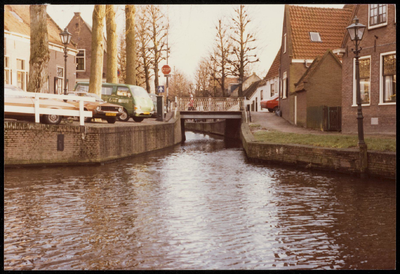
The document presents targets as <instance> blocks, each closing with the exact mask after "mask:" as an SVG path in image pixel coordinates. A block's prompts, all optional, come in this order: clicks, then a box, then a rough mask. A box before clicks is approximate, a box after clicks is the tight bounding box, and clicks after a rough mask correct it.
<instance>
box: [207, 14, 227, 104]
mask: <svg viewBox="0 0 400 274" xmlns="http://www.w3.org/2000/svg"><path fill="white" fill-rule="evenodd" d="M215 28H216V30H217V36H216V39H215V42H216V43H215V47H214V52H213V54H212V55H211V60H212V61H213V68H212V69H213V71H214V72H213V81H217V82H218V84H219V86H220V87H221V91H222V96H227V93H226V88H225V80H226V78H227V75H228V67H229V63H228V58H229V53H230V51H231V48H232V43H231V40H230V39H229V35H228V33H227V32H228V27H227V26H225V25H224V24H223V22H222V20H221V19H220V20H218V25H217V26H216V27H215Z"/></svg>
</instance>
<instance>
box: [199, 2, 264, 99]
mask: <svg viewBox="0 0 400 274" xmlns="http://www.w3.org/2000/svg"><path fill="white" fill-rule="evenodd" d="M224 19H225V20H224ZM230 19H231V22H230V23H231V24H229V23H227V22H226V21H227V20H226V18H222V19H219V20H218V23H217V25H216V27H215V29H216V39H215V42H214V45H213V49H212V51H211V53H210V54H209V56H208V57H203V58H202V59H201V60H200V62H199V64H198V68H197V70H196V75H195V81H196V91H197V93H198V94H201V96H228V93H227V83H226V79H227V78H228V77H229V76H231V77H238V79H239V93H238V96H239V97H242V96H243V94H242V85H241V84H240V83H242V82H243V81H244V79H245V77H246V76H247V75H248V74H249V70H250V64H251V63H254V62H258V61H259V59H258V58H257V59H256V57H257V56H256V55H255V54H251V52H252V51H253V50H255V49H256V47H252V45H253V44H254V42H255V41H256V39H255V37H254V34H253V33H251V32H250V31H249V28H248V24H249V23H250V22H251V20H250V18H249V16H248V13H247V10H246V7H245V6H244V5H240V6H239V7H238V8H235V9H234V17H233V18H230Z"/></svg>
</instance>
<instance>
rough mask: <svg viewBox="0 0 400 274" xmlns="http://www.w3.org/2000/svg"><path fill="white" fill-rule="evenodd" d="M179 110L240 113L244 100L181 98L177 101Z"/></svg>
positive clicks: (237, 98)
mask: <svg viewBox="0 0 400 274" xmlns="http://www.w3.org/2000/svg"><path fill="white" fill-rule="evenodd" d="M176 102H177V104H178V110H179V111H184V110H196V111H239V110H240V105H241V104H242V105H243V103H244V98H239V97H236V98H231V97H195V98H193V100H191V98H190V97H180V98H177V99H176Z"/></svg>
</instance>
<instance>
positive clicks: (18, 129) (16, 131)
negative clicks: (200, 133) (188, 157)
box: [4, 116, 181, 167]
mask: <svg viewBox="0 0 400 274" xmlns="http://www.w3.org/2000/svg"><path fill="white" fill-rule="evenodd" d="M119 124H120V125H119ZM180 142H181V127H180V119H179V116H178V117H176V118H175V119H171V120H169V121H168V122H158V123H156V122H154V123H153V124H138V123H129V122H128V123H117V124H114V125H108V124H104V126H103V125H90V124H89V125H85V126H79V125H72V124H70V125H68V124H60V125H45V124H35V123H26V122H20V121H4V163H5V166H6V167H13V166H26V165H28V166H32V165H33V166H35V165H41V166H50V165H77V164H99V163H103V162H107V161H113V160H116V159H121V158H125V157H129V156H134V155H138V154H141V153H145V152H149V151H155V150H160V149H163V148H167V147H171V146H174V145H175V144H178V143H180Z"/></svg>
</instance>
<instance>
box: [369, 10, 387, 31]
mask: <svg viewBox="0 0 400 274" xmlns="http://www.w3.org/2000/svg"><path fill="white" fill-rule="evenodd" d="M386 24H387V4H371V5H369V26H370V27H377V26H382V25H386Z"/></svg>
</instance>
